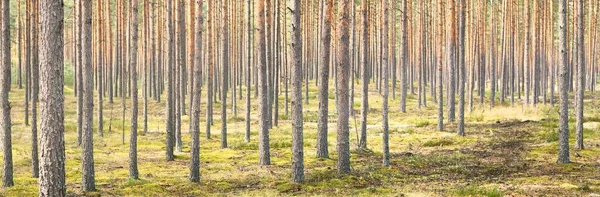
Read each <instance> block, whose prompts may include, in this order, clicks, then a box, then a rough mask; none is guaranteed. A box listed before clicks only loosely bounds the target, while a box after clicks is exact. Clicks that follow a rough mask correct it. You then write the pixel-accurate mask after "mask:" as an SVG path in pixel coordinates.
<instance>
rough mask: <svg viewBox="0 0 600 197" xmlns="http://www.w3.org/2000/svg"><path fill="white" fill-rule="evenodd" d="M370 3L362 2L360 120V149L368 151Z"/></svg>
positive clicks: (364, 0)
mask: <svg viewBox="0 0 600 197" xmlns="http://www.w3.org/2000/svg"><path fill="white" fill-rule="evenodd" d="M368 8H369V7H368V1H366V0H363V1H362V2H361V14H362V17H361V22H362V25H361V26H362V27H361V28H362V30H361V34H362V35H361V37H362V40H361V42H362V43H361V46H362V48H361V49H362V56H361V57H360V58H361V60H360V61H361V67H362V71H361V74H362V82H361V83H362V93H361V97H362V99H361V104H360V106H361V110H360V114H361V119H360V139H359V143H358V147H359V148H360V149H367V118H368V117H367V116H368V114H369V15H368Z"/></svg>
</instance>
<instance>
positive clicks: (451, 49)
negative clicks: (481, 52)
mask: <svg viewBox="0 0 600 197" xmlns="http://www.w3.org/2000/svg"><path fill="white" fill-rule="evenodd" d="M448 3H449V5H448V11H447V12H446V15H447V17H448V20H447V22H448V24H447V25H448V27H447V30H448V35H446V42H447V47H446V50H447V54H448V55H447V56H446V58H448V60H447V63H448V66H447V67H448V75H449V76H448V77H449V86H448V96H447V98H448V103H447V105H448V122H454V118H455V113H454V112H455V100H456V96H455V91H456V86H455V85H456V6H455V1H448Z"/></svg>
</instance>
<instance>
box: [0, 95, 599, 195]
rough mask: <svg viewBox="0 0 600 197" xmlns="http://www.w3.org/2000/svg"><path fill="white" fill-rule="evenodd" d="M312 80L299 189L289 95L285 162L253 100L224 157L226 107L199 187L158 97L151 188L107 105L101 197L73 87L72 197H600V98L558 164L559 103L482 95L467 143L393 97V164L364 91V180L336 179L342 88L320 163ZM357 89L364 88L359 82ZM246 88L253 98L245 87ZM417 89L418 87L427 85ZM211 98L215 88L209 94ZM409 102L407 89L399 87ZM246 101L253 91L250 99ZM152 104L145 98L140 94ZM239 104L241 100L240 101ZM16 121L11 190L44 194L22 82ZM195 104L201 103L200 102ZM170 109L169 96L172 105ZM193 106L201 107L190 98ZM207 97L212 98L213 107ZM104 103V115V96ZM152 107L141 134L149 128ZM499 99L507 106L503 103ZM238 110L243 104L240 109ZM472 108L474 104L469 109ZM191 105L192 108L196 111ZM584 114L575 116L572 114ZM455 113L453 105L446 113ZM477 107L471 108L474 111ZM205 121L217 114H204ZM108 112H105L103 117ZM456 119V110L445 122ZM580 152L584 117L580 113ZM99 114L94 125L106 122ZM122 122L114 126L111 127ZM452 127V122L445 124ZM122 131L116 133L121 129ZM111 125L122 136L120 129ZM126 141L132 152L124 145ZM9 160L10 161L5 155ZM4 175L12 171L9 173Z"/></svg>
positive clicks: (115, 111) (375, 103)
mask: <svg viewBox="0 0 600 197" xmlns="http://www.w3.org/2000/svg"><path fill="white" fill-rule="evenodd" d="M313 84H314V83H311V86H310V95H309V99H310V100H309V101H310V104H309V105H305V106H304V110H305V112H304V121H305V124H304V144H305V168H306V171H305V172H306V178H307V179H306V183H304V184H294V183H291V182H290V179H291V177H290V176H291V175H290V165H291V164H290V163H291V123H290V121H289V120H288V115H286V112H285V106H284V98H285V96H284V94H281V95H280V96H279V103H280V104H279V106H280V112H279V113H280V115H281V118H280V121H279V126H276V127H274V128H273V129H272V130H271V132H270V135H271V137H270V138H271V159H272V163H273V165H270V166H259V165H258V150H257V149H258V138H257V137H258V133H257V127H258V122H257V121H258V120H257V117H258V116H257V106H256V105H257V102H256V100H254V98H252V99H253V101H252V105H253V106H252V116H251V117H252V123H251V125H252V137H251V142H250V143H245V142H244V125H245V123H244V121H245V120H244V113H245V102H244V101H245V99H244V100H238V101H237V103H238V105H237V117H236V116H234V114H233V111H232V110H228V113H229V114H228V118H229V119H228V124H227V126H228V139H229V142H228V143H229V148H227V149H220V148H219V147H220V131H221V129H220V125H221V123H220V104H219V103H217V104H216V105H215V107H216V109H215V110H214V112H215V113H214V126H213V127H212V136H211V139H208V140H207V139H206V138H205V137H204V136H205V132H206V129H205V128H206V122H205V116H204V115H203V116H202V118H201V136H202V138H201V182H200V183H198V184H196V183H190V182H189V181H188V179H187V176H188V171H189V170H188V164H189V158H190V157H189V147H190V144H191V143H190V134H189V133H188V121H189V117H188V116H187V115H186V116H183V118H182V119H183V122H184V124H183V126H182V131H183V144H184V148H183V150H182V152H178V153H176V160H175V161H172V162H167V161H165V133H164V131H165V130H164V125H165V121H164V112H165V110H164V102H161V103H157V102H155V101H153V100H151V99H149V107H148V113H149V116H148V118H149V121H148V127H149V132H148V133H145V134H142V135H141V136H140V137H139V138H138V151H139V152H138V158H139V171H140V178H141V179H140V180H129V179H128V167H127V166H128V149H129V145H128V141H129V126H130V124H129V118H130V115H129V112H130V107H131V105H130V100H129V99H128V100H127V105H126V106H127V112H126V114H125V122H124V126H125V128H123V122H122V120H121V116H122V111H121V99H120V98H115V99H114V104H109V103H108V99H107V97H105V99H106V100H105V101H104V125H105V126H104V130H105V131H104V136H103V137H100V136H99V135H98V134H97V131H95V133H96V135H94V158H95V170H96V186H97V189H98V191H97V192H90V193H83V192H82V191H81V188H80V182H81V160H80V155H81V149H80V148H79V147H78V146H77V131H76V116H77V113H76V111H77V110H76V106H77V105H76V99H75V97H74V96H73V91H72V89H71V88H70V87H66V88H65V116H66V117H65V129H66V131H65V140H66V144H65V148H66V175H67V192H68V193H69V195H71V196H80V195H87V196H207V195H210V196H213V195H216V196H288V195H299V196H348V195H353V196H354V195H357V196H505V195H508V196H599V194H600V164H599V162H600V132H599V131H600V110H599V107H598V104H600V100H598V99H597V98H598V97H599V96H600V93H589V94H588V96H587V97H586V105H585V107H586V111H585V119H586V123H585V145H586V147H587V149H585V150H582V151H575V150H574V149H573V148H572V149H571V150H572V151H571V160H572V161H573V163H571V164H565V165H557V164H556V160H557V147H558V143H557V141H558V134H557V127H558V121H557V117H558V110H557V108H555V107H554V108H553V107H550V106H549V105H545V104H539V105H538V106H537V107H533V106H524V105H523V104H522V102H521V100H520V99H516V101H515V107H510V105H509V103H510V100H509V99H507V101H506V102H505V104H499V106H497V107H495V108H493V109H490V108H489V104H488V103H487V101H486V103H485V104H484V105H483V106H482V105H480V104H479V103H478V102H477V101H478V100H477V99H476V101H475V102H476V103H475V104H474V109H473V110H472V111H470V112H467V113H466V123H467V124H466V125H467V127H466V136H465V137H461V136H457V135H456V134H455V130H456V125H455V124H448V125H446V127H445V128H446V129H445V131H441V132H440V131H437V130H436V122H437V115H436V114H437V105H436V104H435V103H434V102H432V100H431V97H430V96H429V95H427V96H428V102H427V105H428V106H427V107H423V108H422V109H419V108H418V105H417V99H416V95H412V94H410V93H409V96H408V107H407V109H408V112H407V113H400V110H399V106H400V104H399V98H398V97H397V98H396V99H395V100H392V99H391V96H390V106H391V108H390V116H389V117H390V151H391V167H389V168H385V167H382V154H381V131H382V129H381V128H382V127H381V118H382V116H381V109H382V108H381V103H382V102H381V96H379V94H378V92H377V90H376V89H375V87H374V86H372V87H371V92H370V93H369V94H370V95H369V98H370V104H369V105H370V107H371V109H370V111H369V119H368V124H369V125H368V126H367V127H368V147H369V148H370V149H371V150H372V151H358V150H357V149H356V147H357V143H356V142H357V133H358V128H359V126H360V125H359V124H360V121H359V119H360V117H359V112H360V98H361V97H360V91H359V89H357V90H356V94H355V99H354V108H355V111H356V114H357V117H351V120H350V122H351V124H350V128H351V137H350V140H351V143H350V145H351V150H352V155H351V166H352V173H351V174H349V175H345V176H341V175H339V174H338V173H337V171H336V167H335V166H336V158H337V155H336V151H335V142H336V130H335V128H336V124H335V120H336V117H337V116H336V115H335V113H334V112H335V97H334V96H333V93H334V89H333V87H332V88H331V91H330V99H329V102H330V111H331V113H330V114H331V115H330V116H329V118H330V124H329V145H330V146H329V152H330V157H331V158H332V159H317V158H315V151H316V150H315V143H316V128H317V109H318V100H317V96H316V95H317V89H316V87H314V85H313ZM356 87H360V86H359V85H357V86H356ZM244 91H245V90H244ZM415 91H417V89H416V88H415ZM205 92H206V91H203V94H205ZM396 92H397V93H398V94H399V91H396ZM244 95H245V92H244ZM140 96H141V91H140ZM238 96H239V95H238ZM10 98H11V105H12V121H13V127H12V128H13V130H12V132H13V159H14V170H15V186H14V187H12V188H8V189H0V195H2V196H37V191H38V185H37V184H38V182H37V179H35V178H31V167H30V159H31V146H30V144H31V134H30V128H29V127H26V126H25V125H24V107H23V105H24V99H23V98H24V90H18V89H17V87H15V86H13V92H11V94H10ZM188 99H189V97H188ZM162 100H163V101H164V98H163V99H162ZM188 101H189V100H188ZM205 101H206V99H205V95H203V99H202V102H203V106H204V104H205V103H204V102H205ZM94 102H95V104H96V105H95V107H97V100H96V101H94ZM142 103H143V102H142V99H140V113H139V114H140V119H139V123H140V126H139V128H140V132H141V129H142V128H143V126H142V125H143V124H142V123H143V119H142V117H143V116H142V115H143V111H142V109H143V108H142ZM497 103H499V102H498V101H497ZM228 104H231V100H229V101H228ZM467 106H468V105H467ZM186 108H187V106H186ZM572 110H573V109H572V108H571V111H572ZM444 111H445V112H446V107H444ZM467 111H469V110H467ZM201 113H202V114H205V108H203V109H202V112H201ZM95 114H97V113H95ZM444 115H445V116H446V117H447V114H444ZM571 117H572V118H571V121H570V127H571V137H572V139H571V146H572V147H573V144H574V142H573V140H574V133H575V132H574V121H575V119H574V116H571ZM96 118H97V117H96V115H95V117H94V120H95V122H94V126H97V119H96ZM111 120H112V121H111ZM445 122H447V119H446V120H445ZM109 125H110V126H109ZM109 128H110V130H109ZM123 133H124V134H125V138H124V139H125V142H126V143H125V144H124V143H123V142H122V140H123V136H122V135H123ZM0 160H1V157H0ZM0 173H1V172H0Z"/></svg>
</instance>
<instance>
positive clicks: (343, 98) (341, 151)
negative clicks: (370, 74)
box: [336, 0, 350, 174]
mask: <svg viewBox="0 0 600 197" xmlns="http://www.w3.org/2000/svg"><path fill="white" fill-rule="evenodd" d="M338 3H339V4H338V5H339V6H340V7H339V20H338V26H337V44H338V48H337V59H336V61H337V62H336V66H337V70H336V72H337V75H336V78H337V81H336V82H337V87H338V88H337V94H336V95H337V96H338V97H339V98H338V105H336V108H337V112H338V120H337V134H338V136H337V152H338V161H337V169H338V172H339V173H342V174H346V173H350V139H349V138H350V135H349V127H348V123H349V122H348V119H349V109H348V103H349V102H348V100H349V99H348V82H349V76H348V75H349V70H350V55H349V54H350V51H349V49H348V48H349V45H350V38H349V37H350V36H349V34H350V33H349V27H348V22H349V18H350V16H349V15H350V14H349V12H350V3H349V0H341V1H338Z"/></svg>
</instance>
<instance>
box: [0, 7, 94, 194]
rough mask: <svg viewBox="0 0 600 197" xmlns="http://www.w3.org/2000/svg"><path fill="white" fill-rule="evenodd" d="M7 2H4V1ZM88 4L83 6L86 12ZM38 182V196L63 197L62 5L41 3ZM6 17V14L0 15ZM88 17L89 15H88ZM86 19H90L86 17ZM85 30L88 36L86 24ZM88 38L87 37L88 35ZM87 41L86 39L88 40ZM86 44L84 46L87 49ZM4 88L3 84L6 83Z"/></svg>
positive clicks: (64, 191)
mask: <svg viewBox="0 0 600 197" xmlns="http://www.w3.org/2000/svg"><path fill="white" fill-rule="evenodd" d="M4 2H7V1H4ZM90 3H91V2H90V1H85V2H83V5H85V6H84V7H85V8H86V11H85V12H84V13H87V12H89V11H90V10H91V9H90V6H89V5H90ZM40 6H41V7H42V8H44V9H42V10H41V12H40V15H41V16H40V19H41V20H40V23H41V25H40V27H41V29H42V31H41V38H43V39H41V40H40V41H41V42H40V60H41V62H40V70H41V73H42V74H41V77H40V81H41V83H40V84H41V86H40V90H41V91H40V96H41V102H40V109H41V110H40V112H41V114H40V115H41V116H40V117H41V118H40V128H41V132H40V133H41V135H40V145H41V154H40V164H41V165H40V179H39V196H66V195H67V186H66V184H65V142H64V131H65V127H64V109H63V106H64V105H63V103H64V100H63V99H64V98H63V86H64V82H63V80H64V77H63V75H64V74H63V72H64V66H63V65H64V64H63V61H64V57H63V49H64V48H63V46H64V45H63V43H64V42H63V41H64V39H63V31H64V30H63V28H64V26H63V20H64V18H63V17H64V14H63V2H62V0H40ZM3 13H8V12H3ZM87 16H89V15H87ZM86 19H89V17H86ZM85 21H87V22H86V23H85V24H86V25H85V26H86V27H84V29H83V30H84V31H85V32H89V30H90V26H89V25H90V23H88V22H91V21H89V20H85ZM87 35H89V34H87ZM87 40H88V41H89V39H87ZM88 44H89V42H87V44H85V45H84V46H89V45H88ZM87 63H88V64H87V65H89V61H87ZM5 84H6V83H5Z"/></svg>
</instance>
